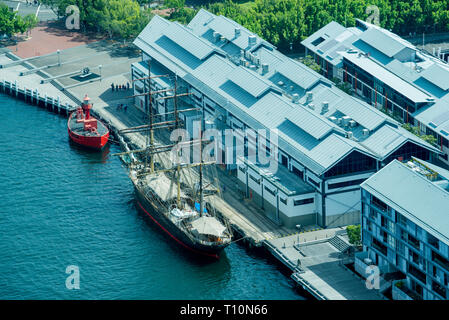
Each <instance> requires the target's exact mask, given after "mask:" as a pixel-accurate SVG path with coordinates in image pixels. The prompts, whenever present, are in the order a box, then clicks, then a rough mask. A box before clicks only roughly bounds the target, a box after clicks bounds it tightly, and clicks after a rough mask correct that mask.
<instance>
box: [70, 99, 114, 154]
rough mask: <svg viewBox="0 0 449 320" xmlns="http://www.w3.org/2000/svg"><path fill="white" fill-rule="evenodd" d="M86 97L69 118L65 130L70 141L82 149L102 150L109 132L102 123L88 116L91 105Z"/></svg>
mask: <svg viewBox="0 0 449 320" xmlns="http://www.w3.org/2000/svg"><path fill="white" fill-rule="evenodd" d="M89 100H90V99H89V97H88V96H87V95H86V96H85V97H84V101H83V103H82V105H81V107H78V109H77V110H76V111H74V112H72V113H71V114H70V116H69V120H68V121H67V129H68V132H69V137H70V139H71V140H72V141H73V142H75V143H77V144H79V145H82V146H84V147H88V148H92V149H102V148H103V147H104V146H105V145H106V143H107V142H108V139H109V130H108V128H107V127H106V126H105V125H104V124H103V122H101V121H99V120H97V119H96V118H94V117H92V116H91V115H90V109H92V104H91V103H89Z"/></svg>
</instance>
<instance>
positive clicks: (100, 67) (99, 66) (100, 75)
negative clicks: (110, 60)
mask: <svg viewBox="0 0 449 320" xmlns="http://www.w3.org/2000/svg"><path fill="white" fill-rule="evenodd" d="M101 67H102V65H101V64H100V65H99V66H98V68H99V69H100V81H101Z"/></svg>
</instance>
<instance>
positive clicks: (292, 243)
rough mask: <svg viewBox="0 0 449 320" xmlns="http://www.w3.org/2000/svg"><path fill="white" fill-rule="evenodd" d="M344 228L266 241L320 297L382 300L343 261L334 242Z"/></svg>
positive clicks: (300, 279)
mask: <svg viewBox="0 0 449 320" xmlns="http://www.w3.org/2000/svg"><path fill="white" fill-rule="evenodd" d="M344 230H345V229H344V228H333V229H322V230H318V231H310V232H305V233H301V234H299V235H292V236H288V237H282V238H278V239H272V240H267V241H266V246H267V248H268V250H270V251H271V252H272V253H273V255H274V256H275V257H276V258H277V259H278V260H280V261H281V262H282V263H284V264H285V265H286V266H287V267H289V268H290V269H291V270H292V271H293V272H294V273H293V275H292V278H293V279H294V280H295V281H296V282H297V283H298V284H299V285H300V286H302V287H303V288H304V289H305V290H307V291H309V292H311V293H312V294H313V295H314V296H315V297H317V298H318V299H328V300H381V299H383V297H382V295H381V294H380V293H379V292H378V291H375V290H369V289H367V287H366V286H365V282H364V281H363V280H361V279H360V278H358V277H357V276H356V275H355V274H354V273H352V272H351V271H350V270H349V269H347V268H346V267H344V266H343V265H341V263H340V261H341V252H340V251H339V250H338V249H337V247H336V246H334V245H333V244H332V241H333V238H334V236H335V235H336V234H340V236H341V237H343V238H345V237H346V236H345V235H341V234H342V233H344V232H345V231H344Z"/></svg>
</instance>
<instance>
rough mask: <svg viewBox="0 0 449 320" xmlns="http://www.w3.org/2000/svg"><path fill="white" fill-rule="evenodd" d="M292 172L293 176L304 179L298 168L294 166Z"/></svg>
mask: <svg viewBox="0 0 449 320" xmlns="http://www.w3.org/2000/svg"><path fill="white" fill-rule="evenodd" d="M292 172H293V173H294V174H296V175H297V176H298V177H300V178H301V179H304V173H303V172H302V171H300V170H299V169H298V168H296V167H295V166H292Z"/></svg>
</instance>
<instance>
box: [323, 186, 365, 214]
mask: <svg viewBox="0 0 449 320" xmlns="http://www.w3.org/2000/svg"><path fill="white" fill-rule="evenodd" d="M360 199H361V197H360V189H359V190H355V191H348V192H343V193H338V194H333V195H326V198H325V201H326V203H325V206H326V216H327V217H329V216H332V215H336V214H342V213H345V212H352V211H356V210H359V211H360V209H361V205H360ZM351 207H352V208H351Z"/></svg>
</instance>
